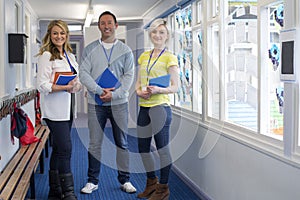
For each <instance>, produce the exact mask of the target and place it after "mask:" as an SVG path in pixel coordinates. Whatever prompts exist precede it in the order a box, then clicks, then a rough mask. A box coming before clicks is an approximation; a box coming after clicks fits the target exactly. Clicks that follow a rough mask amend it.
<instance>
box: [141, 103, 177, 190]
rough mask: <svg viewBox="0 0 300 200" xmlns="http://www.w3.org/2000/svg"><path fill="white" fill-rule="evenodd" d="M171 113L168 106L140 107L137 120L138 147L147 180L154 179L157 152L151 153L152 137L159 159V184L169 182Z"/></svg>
mask: <svg viewBox="0 0 300 200" xmlns="http://www.w3.org/2000/svg"><path fill="white" fill-rule="evenodd" d="M171 121H172V111H171V108H170V106H154V107H150V108H149V107H140V111H139V115H138V119H137V125H138V127H137V134H138V147H139V153H140V154H141V157H142V160H143V164H144V167H145V170H146V172H147V178H154V177H155V171H156V169H155V166H156V164H155V158H154V155H155V154H156V153H157V152H153V151H151V140H152V136H153V137H154V141H155V145H156V148H157V151H158V154H159V159H160V183H161V184H167V183H168V181H169V174H170V168H171V166H172V158H171V154H170V149H169V146H168V144H169V137H170V124H171Z"/></svg>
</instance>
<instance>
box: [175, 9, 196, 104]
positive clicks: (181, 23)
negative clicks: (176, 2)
mask: <svg viewBox="0 0 300 200" xmlns="http://www.w3.org/2000/svg"><path fill="white" fill-rule="evenodd" d="M175 18H176V22H175V52H176V55H177V58H178V64H179V77H180V88H179V91H178V93H177V95H176V96H175V105H176V106H179V107H182V108H186V109H188V110H192V77H193V76H192V70H193V69H192V65H191V61H192V59H193V58H192V42H193V40H192V39H193V38H192V37H193V35H192V29H191V25H192V9H191V6H188V7H185V8H183V9H182V10H179V11H177V12H176V13H175Z"/></svg>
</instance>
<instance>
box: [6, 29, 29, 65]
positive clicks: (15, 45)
mask: <svg viewBox="0 0 300 200" xmlns="http://www.w3.org/2000/svg"><path fill="white" fill-rule="evenodd" d="M27 38H28V36H27V35H25V34H23V33H9V34H8V62H9V63H26V41H27Z"/></svg>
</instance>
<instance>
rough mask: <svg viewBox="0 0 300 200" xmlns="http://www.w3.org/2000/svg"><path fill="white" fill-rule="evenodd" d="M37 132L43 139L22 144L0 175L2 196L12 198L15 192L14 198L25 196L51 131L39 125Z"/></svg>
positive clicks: (0, 196)
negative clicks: (25, 144)
mask: <svg viewBox="0 0 300 200" xmlns="http://www.w3.org/2000/svg"><path fill="white" fill-rule="evenodd" d="M35 134H36V136H37V137H38V138H40V139H41V141H40V142H36V143H33V144H30V145H27V146H22V147H21V148H20V149H19V150H18V151H17V153H16V154H15V156H14V157H13V158H12V160H11V161H10V162H9V164H8V165H7V167H6V168H5V169H4V171H3V173H2V174H1V175H0V186H1V187H0V191H1V194H0V198H3V199H5V200H6V199H10V197H11V195H12V193H13V192H14V196H13V197H12V199H18V200H19V199H24V198H25V196H26V193H27V190H28V188H29V185H30V177H31V176H33V175H34V172H35V170H36V168H37V166H38V163H39V158H40V156H41V154H42V152H43V149H44V147H45V144H46V142H47V140H48V137H49V134H50V131H49V129H48V127H47V126H41V125H38V126H36V127H35Z"/></svg>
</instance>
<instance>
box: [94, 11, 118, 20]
mask: <svg viewBox="0 0 300 200" xmlns="http://www.w3.org/2000/svg"><path fill="white" fill-rule="evenodd" d="M103 15H110V16H112V17H113V18H114V21H115V23H117V18H116V16H115V15H114V14H112V13H111V12H110V11H104V12H103V13H101V15H100V16H99V18H98V22H100V18H101V17H102V16H103Z"/></svg>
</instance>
